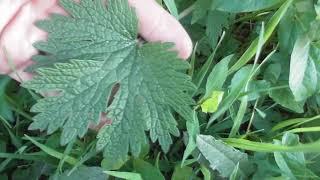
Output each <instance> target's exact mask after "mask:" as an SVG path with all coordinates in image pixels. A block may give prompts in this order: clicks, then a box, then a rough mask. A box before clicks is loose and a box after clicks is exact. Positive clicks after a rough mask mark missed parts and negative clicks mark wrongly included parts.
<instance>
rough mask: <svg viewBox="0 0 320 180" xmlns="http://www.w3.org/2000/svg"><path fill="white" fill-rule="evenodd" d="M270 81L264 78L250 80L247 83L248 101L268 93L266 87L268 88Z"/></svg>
mask: <svg viewBox="0 0 320 180" xmlns="http://www.w3.org/2000/svg"><path fill="white" fill-rule="evenodd" d="M270 88H271V87H270V83H269V82H268V81H266V80H251V81H250V82H249V84H248V90H247V93H246V94H248V95H247V96H248V101H253V100H256V99H258V98H259V97H261V96H263V95H265V94H268V89H270Z"/></svg>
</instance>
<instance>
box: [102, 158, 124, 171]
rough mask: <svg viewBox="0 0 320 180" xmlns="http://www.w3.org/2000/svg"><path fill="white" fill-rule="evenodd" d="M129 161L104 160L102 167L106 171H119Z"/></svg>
mask: <svg viewBox="0 0 320 180" xmlns="http://www.w3.org/2000/svg"><path fill="white" fill-rule="evenodd" d="M127 160H128V159H124V160H123V159H119V160H117V161H115V160H112V159H107V158H104V159H103V160H102V161H101V167H102V168H103V169H104V170H118V169H120V168H121V167H122V166H123V165H124V164H125V163H126V162H127Z"/></svg>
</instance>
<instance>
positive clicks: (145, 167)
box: [133, 159, 165, 180]
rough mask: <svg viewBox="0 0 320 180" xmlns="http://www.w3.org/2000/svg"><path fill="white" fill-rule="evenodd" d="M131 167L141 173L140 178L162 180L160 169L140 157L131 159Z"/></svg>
mask: <svg viewBox="0 0 320 180" xmlns="http://www.w3.org/2000/svg"><path fill="white" fill-rule="evenodd" d="M133 168H134V169H135V170H136V171H137V172H138V173H139V174H140V175H141V177H142V179H152V180H164V179H165V178H164V176H163V175H162V174H161V172H160V170H159V169H158V168H156V167H154V166H153V165H152V164H150V163H148V162H146V161H143V160H141V159H134V160H133Z"/></svg>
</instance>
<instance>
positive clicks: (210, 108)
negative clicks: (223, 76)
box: [201, 91, 224, 113]
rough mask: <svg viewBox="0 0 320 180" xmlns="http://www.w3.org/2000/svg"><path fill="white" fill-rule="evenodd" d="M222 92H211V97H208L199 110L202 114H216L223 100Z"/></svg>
mask: <svg viewBox="0 0 320 180" xmlns="http://www.w3.org/2000/svg"><path fill="white" fill-rule="evenodd" d="M223 94H224V92H223V91H213V92H212V94H211V96H209V97H208V98H207V99H206V100H205V101H204V102H203V103H202V104H201V109H202V112H204V113H213V112H216V111H217V109H218V107H219V104H220V102H221V100H222V98H223Z"/></svg>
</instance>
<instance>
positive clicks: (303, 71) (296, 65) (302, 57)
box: [289, 36, 318, 101]
mask: <svg viewBox="0 0 320 180" xmlns="http://www.w3.org/2000/svg"><path fill="white" fill-rule="evenodd" d="M310 43H311V42H310V40H309V38H308V37H307V36H301V37H299V38H298V39H297V41H296V43H295V45H294V48H293V52H292V54H291V62H290V76H289V86H290V89H291V91H292V93H293V95H294V97H295V100H296V101H303V100H305V99H307V98H308V97H310V96H312V95H313V94H314V93H315V91H316V88H317V82H318V78H317V70H316V66H315V64H314V61H312V59H309V50H310Z"/></svg>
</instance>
